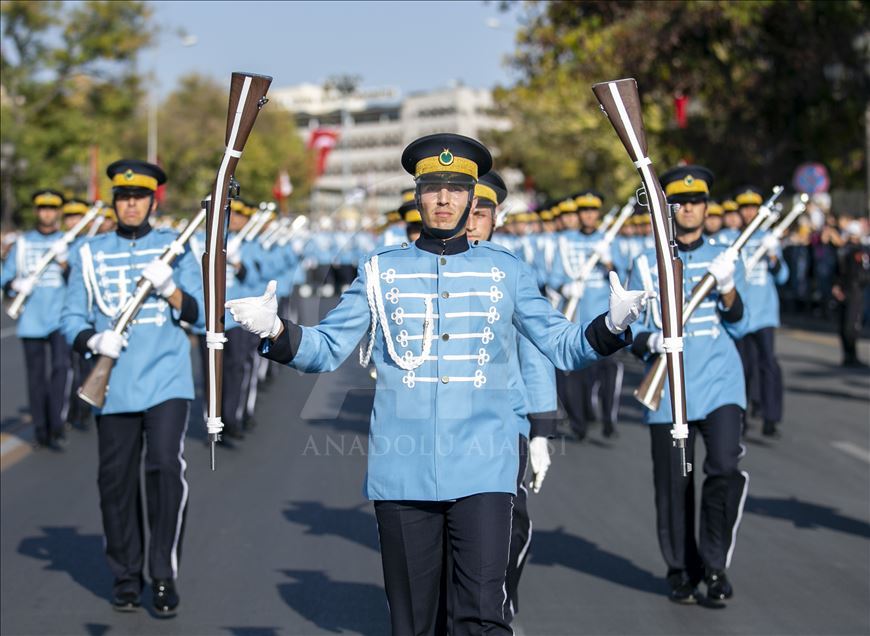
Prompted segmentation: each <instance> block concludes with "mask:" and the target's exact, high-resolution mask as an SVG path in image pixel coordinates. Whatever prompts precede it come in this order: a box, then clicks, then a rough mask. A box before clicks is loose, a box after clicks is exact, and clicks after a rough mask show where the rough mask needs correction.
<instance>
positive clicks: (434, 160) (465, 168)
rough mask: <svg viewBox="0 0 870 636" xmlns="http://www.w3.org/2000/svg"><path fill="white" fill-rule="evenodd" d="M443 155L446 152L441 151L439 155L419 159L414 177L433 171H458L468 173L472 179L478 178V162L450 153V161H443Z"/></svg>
mask: <svg viewBox="0 0 870 636" xmlns="http://www.w3.org/2000/svg"><path fill="white" fill-rule="evenodd" d="M443 157H444V153H441V154H440V155H438V156H435V157H426V158H425V159H421V160H420V161H418V162H417V166H416V167H415V168H414V177H415V178H416V177H419V176H420V175H423V174H430V173H432V172H458V173H460V174H467V175H468V176H470V177H471V178H472V179H477V164H476V163H474V162H473V161H471V159H463V158H462V157H457V156H455V155H450V157H451V161H450V163H444V162H443V161H442V158H443Z"/></svg>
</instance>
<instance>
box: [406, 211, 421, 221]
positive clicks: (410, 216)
mask: <svg viewBox="0 0 870 636" xmlns="http://www.w3.org/2000/svg"><path fill="white" fill-rule="evenodd" d="M422 221H423V217H421V216H420V211H419V210H408V212H406V213H405V223H421V222H422Z"/></svg>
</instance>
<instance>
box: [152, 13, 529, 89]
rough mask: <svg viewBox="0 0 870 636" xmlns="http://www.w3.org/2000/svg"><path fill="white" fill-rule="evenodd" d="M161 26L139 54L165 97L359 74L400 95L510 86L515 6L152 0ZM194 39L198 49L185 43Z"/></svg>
mask: <svg viewBox="0 0 870 636" xmlns="http://www.w3.org/2000/svg"><path fill="white" fill-rule="evenodd" d="M152 4H153V6H154V9H155V19H156V22H157V24H158V25H159V26H160V32H159V37H158V42H157V45H156V46H155V47H152V48H151V49H149V50H147V51H145V52H144V53H143V55H142V57H141V64H142V69H143V70H145V71H148V70H150V69H154V70H156V72H157V75H158V77H159V80H158V82H159V87H158V88H159V92H160V93H161V94H162V95H165V94H167V93H168V92H170V91H171V90H172V89H173V88H174V87H175V85H176V82H177V79H178V78H179V77H181V76H183V75H185V74H187V73H190V72H197V73H201V74H205V75H210V76H212V77H215V78H217V79H219V80H221V79H226V80H227V82H228V81H229V76H230V73H231V72H232V71H248V72H254V73H260V74H265V75H271V76H273V77H274V81H273V84H272V86H273V88H281V87H285V86H291V85H295V84H301V83H318V84H319V83H322V82H323V81H324V80H325V79H326V78H328V77H329V76H331V75H337V74H357V75H360V76H361V77H362V82H361V85H362V86H364V87H383V86H394V87H397V88H399V89H400V90H401V91H402V92H403V93H404V94H407V93H409V92H413V91H419V90H429V89H433V88H438V87H444V86H448V85H450V84H451V83H452V82H455V81H461V82H463V83H464V84H466V85H468V86H472V87H475V88H486V87H492V86H495V85H496V84H502V85H506V84H510V83H512V78H513V75H512V73H511V71H510V69H508V68H507V67H506V65H505V63H504V59H505V57H506V56H507V55H509V54H510V53H512V52H513V50H514V42H515V32H516V30H517V26H518V14H519V7H514V8H513V9H511V10H510V11H508V12H501V11H499V9H498V5H497V3H496V2H481V1H479V0H466V1H463V2H448V1H440V2H413V1H404V2H401V1H396V2H363V1H356V2H214V1H212V2H179V1H173V2H153V3H152ZM180 31H183V32H185V33H187V34H188V36H193V37H188V38H187V40H188V43H189V42H190V41H191V40H193V39H194V38H195V40H196V43H195V44H193V45H192V46H185V44H184V38H182V37H181V36H180V35H179V32H180Z"/></svg>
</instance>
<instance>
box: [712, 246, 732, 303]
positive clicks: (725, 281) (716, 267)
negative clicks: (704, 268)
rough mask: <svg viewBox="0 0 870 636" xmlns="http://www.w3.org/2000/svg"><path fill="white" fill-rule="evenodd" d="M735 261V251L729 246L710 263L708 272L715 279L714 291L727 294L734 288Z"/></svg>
mask: <svg viewBox="0 0 870 636" xmlns="http://www.w3.org/2000/svg"><path fill="white" fill-rule="evenodd" d="M736 262H737V251H736V250H732V249H731V248H730V247H729V248H728V249H727V250H725V251H724V252H722V253H721V254H719V256H717V257H716V258H714V259H713V262H712V263H710V269H709V272H710V273H711V274H712V275H713V278H715V279H716V291H718V292H719V293H720V294H727V293H729V292H730V291H732V290H733V289H734V270H735V268H736Z"/></svg>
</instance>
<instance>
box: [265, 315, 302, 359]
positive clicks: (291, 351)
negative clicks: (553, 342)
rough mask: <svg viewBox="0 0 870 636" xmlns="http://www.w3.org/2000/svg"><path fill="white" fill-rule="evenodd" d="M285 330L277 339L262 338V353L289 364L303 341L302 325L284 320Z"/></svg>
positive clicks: (269, 357) (266, 356)
mask: <svg viewBox="0 0 870 636" xmlns="http://www.w3.org/2000/svg"><path fill="white" fill-rule="evenodd" d="M281 323H282V324H283V325H284V331H282V332H281V335H280V336H278V337H277V338H275V340H269V339H268V338H263V339H262V340H260V349H259V351H260V355H261V356H263V357H264V358H268V359H269V360H272V361H274V362H278V363H280V364H287V363H289V362H290V361H292V360H293V358H295V357H296V352H297V351H299V345H300V343H301V342H302V327H300V326H299V325H297V324H296V323H295V322H290V321H289V320H282V321H281Z"/></svg>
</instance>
